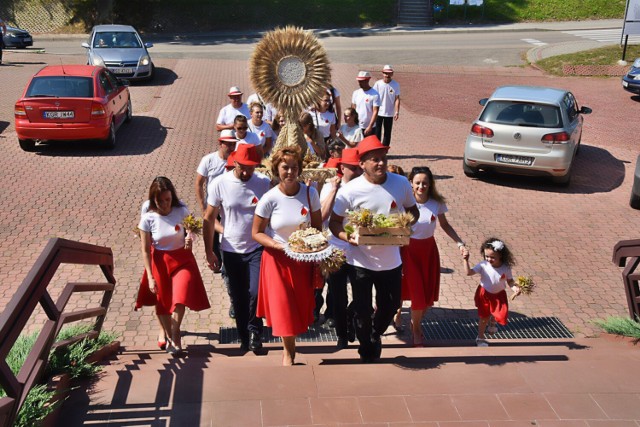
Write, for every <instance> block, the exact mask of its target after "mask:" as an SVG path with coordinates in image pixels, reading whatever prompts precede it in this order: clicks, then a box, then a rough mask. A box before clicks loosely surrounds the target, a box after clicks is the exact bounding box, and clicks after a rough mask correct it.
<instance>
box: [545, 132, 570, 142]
mask: <svg viewBox="0 0 640 427" xmlns="http://www.w3.org/2000/svg"><path fill="white" fill-rule="evenodd" d="M569 140H571V136H570V135H569V134H568V133H567V132H557V133H548V134H546V135H544V136H543V137H542V142H544V143H545V144H566V143H567V142H569Z"/></svg>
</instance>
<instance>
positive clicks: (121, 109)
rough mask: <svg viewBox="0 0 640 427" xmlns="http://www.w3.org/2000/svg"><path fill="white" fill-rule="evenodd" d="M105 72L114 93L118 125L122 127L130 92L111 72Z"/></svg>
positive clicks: (113, 102)
mask: <svg viewBox="0 0 640 427" xmlns="http://www.w3.org/2000/svg"><path fill="white" fill-rule="evenodd" d="M104 72H105V74H106V75H107V78H108V79H109V83H111V87H112V88H113V91H114V94H113V98H112V100H113V101H112V104H113V105H114V106H115V114H116V116H117V118H118V125H120V124H121V123H122V122H123V121H124V119H125V118H126V114H127V104H128V101H129V92H128V89H127V87H126V86H125V85H124V84H123V83H122V82H121V81H120V80H118V78H117V77H116V76H115V75H114V74H113V73H112V72H111V71H109V70H104Z"/></svg>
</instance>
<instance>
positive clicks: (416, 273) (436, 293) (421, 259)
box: [400, 236, 440, 310]
mask: <svg viewBox="0 0 640 427" xmlns="http://www.w3.org/2000/svg"><path fill="white" fill-rule="evenodd" d="M400 255H401V256H402V299H403V300H405V301H406V300H410V301H411V309H412V310H425V309H427V308H429V307H431V306H433V303H434V302H436V301H438V298H439V297H440V253H439V252H438V246H437V245H436V239H434V238H433V236H432V237H429V238H428V239H411V240H410V241H409V245H408V246H403V247H401V248H400Z"/></svg>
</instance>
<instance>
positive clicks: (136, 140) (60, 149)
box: [36, 116, 167, 157]
mask: <svg viewBox="0 0 640 427" xmlns="http://www.w3.org/2000/svg"><path fill="white" fill-rule="evenodd" d="M166 138H167V128H166V127H164V126H162V124H161V123H160V120H158V119H157V118H156V117H147V116H134V117H133V119H132V120H131V123H125V124H124V125H122V126H121V127H120V129H118V132H117V133H116V147H115V148H114V149H113V150H108V149H105V148H103V147H101V146H100V141H92V140H85V141H55V142H50V143H48V142H45V143H43V144H40V145H37V146H36V151H37V152H38V155H40V156H50V157H84V156H98V157H107V156H139V155H144V154H149V153H152V152H153V151H154V150H156V149H157V148H159V147H160V146H162V144H164V140H165V139H166Z"/></svg>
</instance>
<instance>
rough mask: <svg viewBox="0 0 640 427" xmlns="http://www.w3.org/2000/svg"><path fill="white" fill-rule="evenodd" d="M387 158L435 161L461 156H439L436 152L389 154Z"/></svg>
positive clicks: (457, 158)
mask: <svg viewBox="0 0 640 427" xmlns="http://www.w3.org/2000/svg"><path fill="white" fill-rule="evenodd" d="M387 159H389V160H408V159H419V160H429V161H432V162H435V161H437V160H462V159H463V157H462V156H439V155H437V154H389V155H388V156H387Z"/></svg>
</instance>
